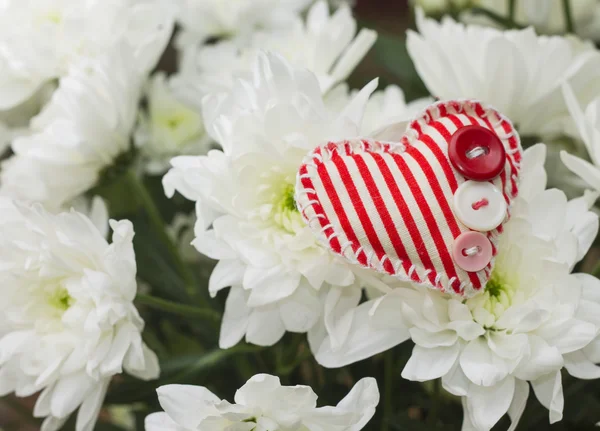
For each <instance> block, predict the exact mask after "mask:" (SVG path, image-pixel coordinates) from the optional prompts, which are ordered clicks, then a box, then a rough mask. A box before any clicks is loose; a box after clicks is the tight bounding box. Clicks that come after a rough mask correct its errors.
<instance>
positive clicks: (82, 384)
mask: <svg viewBox="0 0 600 431" xmlns="http://www.w3.org/2000/svg"><path fill="white" fill-rule="evenodd" d="M95 385H96V382H94V381H93V379H91V378H90V377H88V376H87V375H86V374H85V373H83V372H81V373H78V374H72V375H70V376H65V377H63V378H61V379H60V380H59V381H58V382H57V383H56V386H55V387H54V391H53V393H52V401H51V402H50V411H51V412H52V416H55V417H57V418H65V417H67V416H69V415H70V414H71V413H73V412H74V411H75V409H76V408H77V407H79V405H80V404H81V403H82V402H83V400H84V399H85V398H86V397H87V396H88V394H89V393H90V391H91V390H92V388H94V387H95Z"/></svg>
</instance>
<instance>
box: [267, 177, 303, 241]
mask: <svg viewBox="0 0 600 431" xmlns="http://www.w3.org/2000/svg"><path fill="white" fill-rule="evenodd" d="M273 220H274V221H275V223H276V224H277V225H278V226H279V227H281V228H283V229H285V230H286V231H288V232H290V233H294V232H296V231H297V230H298V229H299V228H301V227H302V226H303V222H302V217H301V216H300V212H299V211H298V208H297V207H296V199H295V198H294V185H293V184H284V185H283V187H282V188H281V191H280V192H279V194H278V195H277V197H276V198H275V201H274V202H273Z"/></svg>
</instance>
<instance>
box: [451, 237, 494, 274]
mask: <svg viewBox="0 0 600 431" xmlns="http://www.w3.org/2000/svg"><path fill="white" fill-rule="evenodd" d="M452 254H453V255H454V262H455V263H456V264H457V265H458V266H460V267H461V268H462V269H464V270H465V271H467V272H477V271H481V270H482V269H483V268H485V267H486V266H487V265H488V263H490V260H492V244H491V243H490V240H488V239H487V237H486V236H485V235H484V234H482V233H479V232H472V231H471V232H464V233H462V234H460V235H459V236H458V238H456V239H455V240H454V245H453V246H452Z"/></svg>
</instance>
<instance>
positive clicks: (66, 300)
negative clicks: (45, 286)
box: [48, 287, 75, 313]
mask: <svg viewBox="0 0 600 431" xmlns="http://www.w3.org/2000/svg"><path fill="white" fill-rule="evenodd" d="M74 302H75V300H74V299H73V297H72V296H71V295H69V292H68V291H67V289H65V288H64V287H60V288H58V289H56V290H55V291H53V292H52V293H51V294H50V295H49V296H48V303H49V304H50V305H51V306H52V307H54V308H56V309H57V310H58V311H59V312H61V313H63V312H65V311H67V310H68V309H69V307H70V306H71V305H73V303H74Z"/></svg>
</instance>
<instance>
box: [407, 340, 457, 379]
mask: <svg viewBox="0 0 600 431" xmlns="http://www.w3.org/2000/svg"><path fill="white" fill-rule="evenodd" d="M459 353H460V346H459V345H458V344H454V345H452V346H448V347H436V348H433V349H426V348H423V347H421V346H418V345H417V346H415V347H414V348H413V351H412V355H411V357H410V359H409V360H408V362H407V363H406V366H405V367H404V369H403V370H402V377H403V378H405V379H407V380H413V381H418V382H425V381H427V380H433V379H437V378H439V377H442V376H443V375H445V374H446V373H448V372H449V371H450V370H451V369H452V367H453V365H454V364H455V362H456V360H457V359H458V355H459Z"/></svg>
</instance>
